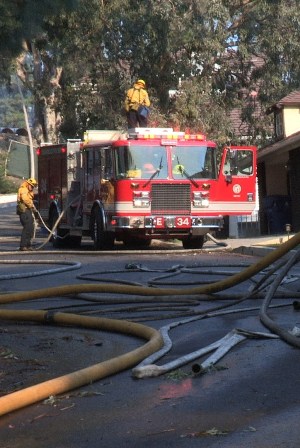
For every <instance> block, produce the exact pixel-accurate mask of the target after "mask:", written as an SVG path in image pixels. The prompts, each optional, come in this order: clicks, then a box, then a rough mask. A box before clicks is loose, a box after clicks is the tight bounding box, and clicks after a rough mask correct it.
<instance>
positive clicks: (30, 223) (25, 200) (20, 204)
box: [17, 177, 37, 251]
mask: <svg viewBox="0 0 300 448" xmlns="http://www.w3.org/2000/svg"><path fill="white" fill-rule="evenodd" d="M35 187H37V181H36V180H35V179H33V178H32V177H30V178H29V179H27V180H25V181H24V182H23V183H22V184H21V186H20V188H19V190H18V195H17V214H18V215H19V216H20V222H21V224H22V226H23V230H22V234H21V242H20V250H23V251H26V250H33V249H32V247H31V242H32V238H33V235H34V225H35V221H34V215H33V213H34V212H35V211H36V208H35V206H34V202H33V198H34V192H33V189H34V188H35Z"/></svg>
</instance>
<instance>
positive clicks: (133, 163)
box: [116, 145, 168, 179]
mask: <svg viewBox="0 0 300 448" xmlns="http://www.w3.org/2000/svg"><path fill="white" fill-rule="evenodd" d="M116 175H117V179H126V178H132V177H138V178H142V179H150V178H151V176H152V178H153V177H155V178H158V179H167V175H168V169H167V151H166V148H165V147H163V146H140V145H138V146H129V147H128V146H121V147H119V148H118V151H117V153H116Z"/></svg>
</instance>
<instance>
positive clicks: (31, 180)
mask: <svg viewBox="0 0 300 448" xmlns="http://www.w3.org/2000/svg"><path fill="white" fill-rule="evenodd" d="M27 183H28V184H29V185H31V186H32V187H33V188H34V187H37V184H38V183H37V181H36V180H35V179H34V178H33V177H30V178H29V179H27Z"/></svg>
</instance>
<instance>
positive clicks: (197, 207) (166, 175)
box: [38, 128, 256, 250]
mask: <svg viewBox="0 0 300 448" xmlns="http://www.w3.org/2000/svg"><path fill="white" fill-rule="evenodd" d="M218 160H219V158H218V157H217V147H216V144H215V143H214V142H212V141H209V140H206V137H205V136H204V135H203V134H192V135H191V134H188V133H185V132H177V131H176V132H175V131H173V129H171V128H136V129H132V130H129V131H128V133H126V134H124V133H121V132H118V131H87V132H86V133H85V136H84V141H83V142H81V141H79V140H69V141H68V142H67V143H66V144H59V145H50V146H49V145H46V146H42V147H40V148H39V149H38V176H39V211H40V214H41V216H42V218H43V219H44V220H46V221H47V222H48V225H49V227H50V228H53V227H54V225H55V223H56V222H57V220H58V218H59V217H61V220H60V221H59V224H58V225H57V227H56V231H55V233H54V242H55V243H60V242H67V241H68V242H71V243H72V244H80V241H81V238H82V236H90V237H91V238H92V239H93V241H94V246H95V248H96V249H98V250H102V249H112V248H113V246H114V243H115V241H123V242H124V244H126V245H130V246H140V245H144V246H147V245H149V244H150V243H151V240H152V239H179V240H181V241H182V244H183V247H184V248H189V249H196V248H201V247H202V245H203V242H204V236H205V234H207V233H208V232H211V231H214V230H218V229H220V228H222V225H223V216H224V215H249V214H251V213H252V211H253V209H254V207H255V185H256V147H254V146H230V147H225V148H224V149H223V151H222V155H221V160H220V161H219V162H218Z"/></svg>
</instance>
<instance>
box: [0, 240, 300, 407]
mask: <svg viewBox="0 0 300 448" xmlns="http://www.w3.org/2000/svg"><path fill="white" fill-rule="evenodd" d="M298 244H300V232H299V233H297V234H296V235H295V236H294V237H292V238H291V239H289V240H288V241H286V242H285V243H284V244H282V245H281V246H280V247H278V248H277V249H275V250H274V251H272V252H271V253H270V254H268V255H266V256H265V257H263V258H262V259H260V260H259V261H258V262H257V263H255V264H253V265H252V266H249V267H247V268H246V269H244V270H243V271H242V272H240V273H237V274H235V275H232V276H231V277H229V278H226V279H224V280H221V281H218V282H215V283H212V284H209V285H204V286H201V287H195V288H184V289H175V288H169V289H161V288H147V287H139V286H126V285H112V284H102V285H93V284H91V285H86V284H79V285H67V286H60V287H53V288H48V289H40V290H35V291H28V292H25V291H24V292H21V293H10V294H3V295H0V303H2V304H7V303H13V302H20V301H25V300H34V299H39V298H44V297H56V296H64V295H68V294H79V293H83V292H84V293H89V292H98V293H99V292H106V293H108V292H109V293H121V294H139V295H142V296H157V297H159V296H164V295H172V294H176V295H190V294H206V293H207V294H211V293H215V292H218V291H222V290H225V289H228V288H230V287H233V286H235V285H236V284H238V283H241V282H243V281H245V280H247V279H249V278H250V277H252V276H253V275H255V274H257V273H258V272H260V271H261V270H263V269H265V268H266V267H268V266H270V265H271V264H272V263H273V262H275V261H276V260H278V259H279V258H280V257H282V256H284V255H285V254H287V253H288V252H289V251H290V250H292V249H293V248H294V247H296V246H297V245H298ZM0 319H6V320H8V319H9V320H17V321H37V322H49V319H50V321H51V322H53V323H60V324H63V325H65V324H66V325H79V326H86V327H89V328H97V329H103V330H107V331H117V332H121V333H126V334H131V335H135V336H138V337H142V338H144V339H148V340H149V342H148V343H146V344H145V345H144V346H143V347H141V348H139V349H136V350H133V351H131V352H129V353H126V354H124V355H121V356H119V357H116V358H112V359H110V360H108V361H104V362H102V363H99V364H95V365H93V366H91V367H87V368H85V369H82V370H79V371H77V372H74V373H70V374H67V375H64V376H62V377H58V378H56V379H53V380H50V381H46V382H43V383H40V384H38V385H35V386H31V387H28V388H26V389H23V390H21V391H18V392H14V393H11V394H8V395H6V396H4V397H1V398H0V415H4V414H6V413H8V412H11V411H14V410H17V409H20V408H22V407H24V406H27V405H29V404H33V403H35V402H38V401H40V400H42V399H44V398H47V397H49V396H50V395H56V394H59V393H64V392H67V391H70V390H72V389H75V388H78V387H80V386H83V385H85V384H89V383H91V382H93V381H97V380H99V379H102V378H104V377H105V376H108V375H111V374H114V373H117V372H119V371H122V370H124V369H127V368H129V367H132V366H134V365H136V364H137V363H138V362H140V361H141V360H142V359H144V358H145V357H146V356H149V355H150V354H152V353H154V352H155V351H156V350H159V349H160V348H161V347H162V344H163V341H162V338H161V336H160V333H159V332H158V331H157V330H155V329H153V328H151V327H147V326H144V325H141V324H137V323H133V322H128V321H125V322H124V321H120V320H115V319H104V318H96V317H83V316H79V315H73V314H66V313H54V314H51V315H49V313H48V312H46V311H27V310H26V311H25V310H21V311H15V310H0Z"/></svg>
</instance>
